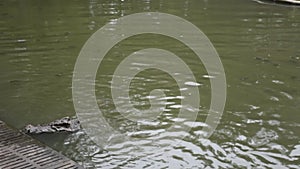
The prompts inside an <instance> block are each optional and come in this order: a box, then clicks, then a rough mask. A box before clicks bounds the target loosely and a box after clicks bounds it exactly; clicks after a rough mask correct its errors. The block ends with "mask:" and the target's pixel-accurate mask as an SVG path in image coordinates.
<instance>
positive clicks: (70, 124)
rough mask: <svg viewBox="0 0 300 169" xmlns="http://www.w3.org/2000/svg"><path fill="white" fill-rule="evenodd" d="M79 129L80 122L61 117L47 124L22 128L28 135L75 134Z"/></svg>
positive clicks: (29, 125)
mask: <svg viewBox="0 0 300 169" xmlns="http://www.w3.org/2000/svg"><path fill="white" fill-rule="evenodd" d="M79 129H80V122H79V120H78V119H76V118H70V117H63V118H61V119H58V120H55V121H53V122H51V123H48V124H42V125H40V124H39V125H36V126H35V125H32V124H28V125H27V126H25V127H24V129H23V130H24V132H25V133H29V134H41V133H56V132H62V131H66V132H76V131H78V130H79Z"/></svg>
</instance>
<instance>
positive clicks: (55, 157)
mask: <svg viewBox="0 0 300 169" xmlns="http://www.w3.org/2000/svg"><path fill="white" fill-rule="evenodd" d="M0 168H1V169H75V168H76V169H80V168H83V167H81V166H80V165H78V164H77V163H76V162H74V161H72V160H70V159H68V158H67V157H65V156H63V155H62V154H60V153H58V152H56V151H55V150H53V149H51V148H49V147H47V146H45V145H43V144H41V143H40V142H38V141H36V140H34V139H33V138H31V137H30V136H28V135H26V134H23V133H21V132H19V131H16V130H14V129H12V128H10V127H8V126H7V125H6V124H5V123H4V122H2V121H0Z"/></svg>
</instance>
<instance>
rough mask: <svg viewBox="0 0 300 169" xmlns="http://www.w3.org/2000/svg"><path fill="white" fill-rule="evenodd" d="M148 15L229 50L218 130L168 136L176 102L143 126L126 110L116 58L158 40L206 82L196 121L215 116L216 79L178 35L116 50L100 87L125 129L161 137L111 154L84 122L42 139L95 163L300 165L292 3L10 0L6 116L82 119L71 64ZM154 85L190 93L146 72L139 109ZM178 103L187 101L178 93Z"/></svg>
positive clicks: (3, 28) (297, 15)
mask: <svg viewBox="0 0 300 169" xmlns="http://www.w3.org/2000/svg"><path fill="white" fill-rule="evenodd" d="M137 12H164V13H169V14H173V15H177V16H179V17H182V18H184V19H186V20H188V21H190V22H191V23H193V24H194V25H196V26H197V27H199V28H200V29H201V30H202V31H203V32H204V33H205V34H206V35H207V37H208V38H209V39H210V40H211V42H212V43H213V45H214V47H215V48H216V50H217V51H218V53H219V55H220V58H221V60H222V63H223V66H224V69H225V72H226V79H227V101H226V107H225V110H224V113H223V116H222V119H221V121H220V124H219V125H218V128H217V130H216V131H215V132H214V134H213V135H212V137H210V138H209V139H201V138H200V137H199V135H198V134H199V132H197V131H200V130H201V128H199V127H198V128H197V127H194V128H192V130H191V131H190V132H188V133H183V135H185V136H186V137H184V138H183V137H181V136H182V135H181V134H182V133H172V132H165V133H164V132H163V133H160V132H159V131H161V129H164V127H166V126H168V125H170V124H172V122H174V121H175V120H176V115H177V113H178V108H176V106H175V108H170V111H169V112H168V113H166V114H165V116H164V117H161V118H159V119H157V120H156V121H155V122H153V123H150V124H149V123H145V124H141V125H140V126H138V124H136V123H132V122H131V121H128V120H126V119H124V118H122V117H120V115H119V114H117V113H116V110H115V107H114V104H113V101H112V99H111V94H110V91H111V88H110V81H111V78H112V74H113V71H114V69H115V67H116V66H115V65H116V64H117V63H118V62H120V58H122V57H125V56H127V55H128V54H130V53H132V52H134V51H136V50H140V49H143V48H149V47H152V48H153V47H159V48H162V49H168V50H170V51H172V52H174V53H176V54H177V55H180V56H181V57H182V58H183V59H184V61H185V62H186V63H187V64H188V65H189V67H190V69H192V70H193V71H194V73H195V76H196V77H197V81H198V82H199V83H201V84H203V85H201V86H200V87H199V91H200V93H201V110H200V112H199V115H198V118H197V122H199V123H200V122H203V121H204V120H205V117H206V115H207V111H208V108H209V105H210V97H211V96H210V83H209V79H208V78H206V76H204V75H206V74H207V72H206V71H205V69H204V67H203V65H202V64H201V63H199V62H197V63H196V62H195V55H194V54H193V53H192V52H191V51H189V50H188V49H187V48H186V47H185V46H184V45H183V44H181V43H179V42H178V41H174V40H173V39H170V38H168V37H164V36H159V35H149V34H147V35H140V36H135V37H131V38H129V39H126V40H124V41H122V42H120V43H119V44H117V45H116V46H115V47H114V48H113V49H111V51H110V52H109V53H108V54H107V55H106V58H105V59H104V61H103V64H102V65H100V68H99V70H98V74H97V79H96V96H97V101H98V105H99V108H100V109H101V110H102V111H103V113H104V116H105V117H106V119H107V121H109V123H110V125H111V126H113V127H114V128H115V129H116V130H119V131H121V132H123V133H126V132H129V133H130V132H134V131H136V130H138V131H143V132H145V133H148V134H149V133H150V135H151V134H152V135H154V136H156V137H158V138H159V139H158V141H157V142H156V143H151V144H150V143H144V142H142V141H141V142H137V143H130V142H122V143H119V144H117V145H115V147H113V148H112V149H110V150H109V151H108V150H105V149H102V148H99V147H97V146H96V145H95V144H93V142H92V141H90V139H89V138H88V137H87V136H86V135H85V134H84V132H83V131H79V132H77V133H73V134H55V135H52V134H47V135H39V136H36V137H37V138H38V139H40V140H41V141H42V142H44V143H45V144H47V145H49V146H51V147H53V148H54V149H56V150H58V151H60V152H62V153H63V154H65V155H66V156H68V157H70V158H72V159H74V160H76V161H77V162H79V163H80V164H82V165H83V166H85V167H86V168H147V167H148V168H168V167H169V168H205V167H207V168H300V162H299V161H300V160H299V158H300V139H299V138H300V130H299V129H300V89H299V87H300V8H299V7H293V6H283V5H274V4H261V3H257V2H254V1H251V0H226V1H217V0H203V1H200V0H182V1H179V0H174V1H173V0H169V1H150V0H144V1H127V0H125V1H94V0H91V1H89V2H85V1H75V0H74V1H59V0H53V1H50V0H44V1H37V0H14V1H1V2H0V18H1V19H0V35H1V36H0V70H1V74H0V91H1V98H0V119H1V120H3V121H5V122H6V123H7V124H9V125H11V126H14V127H16V128H22V127H23V126H24V125H26V124H28V123H32V124H39V123H47V122H50V121H53V120H55V119H58V118H61V117H64V116H75V110H74V106H73V101H72V72H73V69H74V65H75V62H76V58H77V56H78V54H79V52H80V50H81V48H82V46H83V45H84V43H85V42H86V41H87V39H88V38H89V37H90V36H91V35H92V34H93V33H94V32H95V31H96V30H98V29H99V28H101V27H102V26H104V25H105V24H106V23H109V22H113V21H114V20H115V19H117V18H119V17H121V16H125V15H129V14H133V13H137ZM155 88H164V89H166V91H167V92H166V94H167V95H169V96H173V97H174V98H176V96H178V95H179V94H180V93H179V89H178V86H177V85H176V83H175V81H174V79H172V78H171V77H170V76H169V75H168V74H165V73H162V72H159V71H157V70H149V71H148V72H146V71H144V72H141V73H140V74H138V77H137V78H135V79H134V80H133V82H132V89H133V90H131V93H130V94H131V95H132V96H134V97H133V101H134V102H136V107H137V108H139V109H147V108H149V102H148V101H147V99H143V98H144V97H145V96H147V95H148V94H149V91H151V90H153V89H155ZM141 98H142V99H141ZM170 102H174V103H173V104H174V105H177V104H180V100H179V99H171V101H170ZM148 137H151V136H148ZM146 138H147V137H146ZM146 138H145V139H146Z"/></svg>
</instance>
